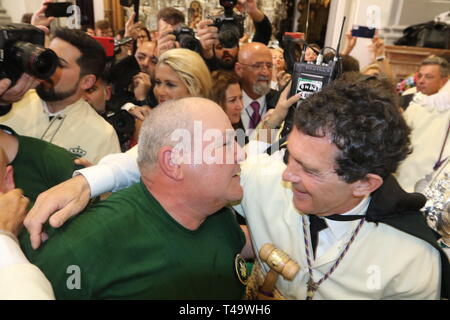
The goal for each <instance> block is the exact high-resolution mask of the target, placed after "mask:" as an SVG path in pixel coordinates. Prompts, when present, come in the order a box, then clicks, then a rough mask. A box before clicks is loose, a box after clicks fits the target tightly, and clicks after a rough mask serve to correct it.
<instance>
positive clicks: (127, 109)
mask: <svg viewBox="0 0 450 320" xmlns="http://www.w3.org/2000/svg"><path fill="white" fill-rule="evenodd" d="M136 107H137V106H136V105H134V104H132V103H131V102H127V103H125V104H124V105H123V106H122V108H120V109H121V110H125V111H129V110H130V109H132V108H136Z"/></svg>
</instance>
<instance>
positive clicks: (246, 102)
mask: <svg viewBox="0 0 450 320" xmlns="http://www.w3.org/2000/svg"><path fill="white" fill-rule="evenodd" d="M253 101H258V102H259V105H260V106H261V109H260V110H261V111H262V110H263V109H264V108H265V106H266V96H265V95H263V96H261V97H259V98H258V99H256V100H253V99H252V98H250V97H249V96H248V94H247V93H246V92H245V90H244V89H242V102H243V103H244V107H245V109H247V108H250V109H249V111H250V110H251V111H252V112H253V109H252V108H251V107H250V103H252V102H253ZM245 109H244V110H245Z"/></svg>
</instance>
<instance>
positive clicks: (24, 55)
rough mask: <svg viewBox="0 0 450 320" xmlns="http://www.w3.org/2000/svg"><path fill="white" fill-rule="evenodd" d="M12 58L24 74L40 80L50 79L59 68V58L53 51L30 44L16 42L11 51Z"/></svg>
mask: <svg viewBox="0 0 450 320" xmlns="http://www.w3.org/2000/svg"><path fill="white" fill-rule="evenodd" d="M11 53H12V54H11V58H12V59H13V60H14V61H15V62H16V63H18V64H19V65H20V66H21V68H22V70H23V72H25V73H28V74H30V75H32V76H35V77H36V78H39V79H48V78H50V77H51V76H52V75H53V73H54V72H55V70H56V67H57V66H58V56H57V55H56V54H55V53H54V52H53V50H50V49H45V48H44V47H42V46H39V45H35V44H32V43H28V42H22V41H19V42H16V43H15V44H14V46H13V47H12V49H11Z"/></svg>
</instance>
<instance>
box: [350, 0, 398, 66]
mask: <svg viewBox="0 0 450 320" xmlns="http://www.w3.org/2000/svg"><path fill="white" fill-rule="evenodd" d="M393 1H394V0H356V1H354V4H353V5H354V11H353V14H352V16H351V17H350V19H349V21H348V22H349V23H348V24H347V26H348V27H347V30H349V29H350V28H351V27H352V25H353V24H357V25H362V26H372V25H375V26H376V28H377V29H378V30H380V29H382V28H384V27H386V26H387V25H389V22H390V21H389V18H390V16H391V8H392V3H393ZM396 1H398V0H396ZM371 43H372V40H371V39H364V38H358V40H357V43H356V46H355V48H354V49H353V51H352V53H351V55H352V56H353V57H355V58H356V59H358V60H359V63H360V67H361V68H364V67H365V66H367V65H368V64H370V63H371V62H372V57H373V56H372V53H371V52H370V51H369V48H368V47H369V45H370V44H371Z"/></svg>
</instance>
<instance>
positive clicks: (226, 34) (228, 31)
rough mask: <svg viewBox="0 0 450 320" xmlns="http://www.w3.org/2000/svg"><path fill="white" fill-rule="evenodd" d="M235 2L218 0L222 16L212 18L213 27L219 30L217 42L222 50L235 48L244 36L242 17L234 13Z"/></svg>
mask: <svg viewBox="0 0 450 320" xmlns="http://www.w3.org/2000/svg"><path fill="white" fill-rule="evenodd" d="M236 4H237V0H220V5H221V6H222V7H223V8H224V14H223V15H222V16H219V17H216V18H214V23H213V26H215V27H217V29H219V41H220V44H221V45H222V46H223V47H224V48H235V47H237V46H238V45H239V39H240V38H242V37H243V36H244V17H243V16H241V15H238V14H236V13H234V11H233V8H234V7H235V6H236Z"/></svg>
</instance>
